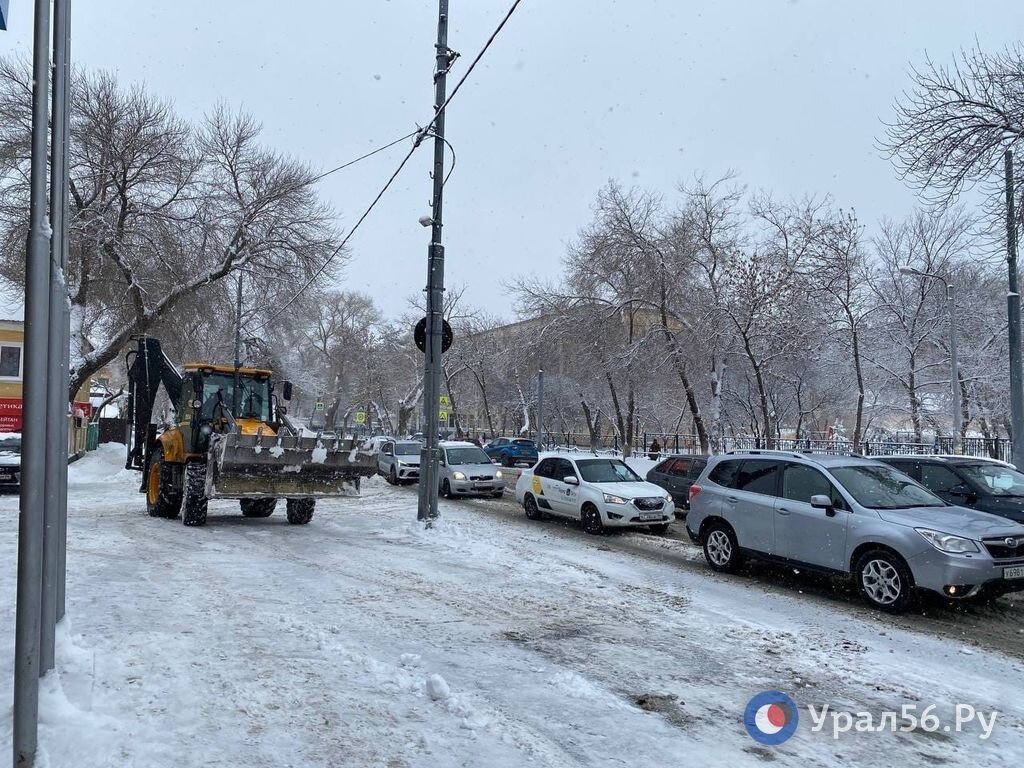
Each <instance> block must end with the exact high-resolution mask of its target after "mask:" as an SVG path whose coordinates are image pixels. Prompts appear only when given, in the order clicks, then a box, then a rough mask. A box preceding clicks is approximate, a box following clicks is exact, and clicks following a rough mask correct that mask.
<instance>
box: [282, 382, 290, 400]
mask: <svg viewBox="0 0 1024 768" xmlns="http://www.w3.org/2000/svg"><path fill="white" fill-rule="evenodd" d="M281 397H283V398H284V399H285V400H291V399H292V383H291V382H290V381H286V382H285V383H284V384H282V385H281Z"/></svg>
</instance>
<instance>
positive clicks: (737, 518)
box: [686, 451, 1024, 613]
mask: <svg viewBox="0 0 1024 768" xmlns="http://www.w3.org/2000/svg"><path fill="white" fill-rule="evenodd" d="M686 530H687V532H688V533H689V535H690V537H691V538H692V539H693V540H694V541H695V542H697V543H699V544H701V545H702V546H703V547H704V556H705V557H706V559H707V561H708V564H709V565H710V566H711V568H712V569H714V570H716V571H733V570H735V569H736V568H737V566H738V565H739V564H740V562H741V561H742V559H743V558H744V557H747V556H751V557H756V558H762V559H767V560H774V561H778V562H783V563H788V564H792V565H796V566H798V567H800V568H803V569H814V570H819V571H824V572H827V573H838V574H846V575H852V576H853V578H854V579H855V581H856V584H857V587H858V589H859V590H860V592H861V594H862V595H863V596H864V597H865V598H866V599H867V601H868V602H869V603H870V604H871V605H873V606H875V607H876V608H879V609H881V610H884V611H889V612H892V613H898V612H901V611H903V610H906V609H907V608H908V607H909V605H910V604H911V602H912V600H913V597H914V593H915V590H930V591H932V592H937V593H939V594H941V595H945V596H946V597H949V598H971V597H974V596H976V595H979V594H981V593H982V592H985V593H989V594H1000V593H1004V592H1012V591H1018V590H1024V526H1022V525H1020V524H1019V523H1014V522H1011V521H1010V520H1007V519H1005V518H1001V517H996V516H995V515H990V514H988V513H985V512H978V511H975V510H972V509H966V508H964V507H956V506H951V505H949V504H947V503H946V502H945V501H943V500H942V499H941V498H939V497H938V496H936V495H935V494H933V493H932V492H931V491H929V490H928V489H927V488H924V487H923V486H921V485H919V484H918V483H917V482H915V481H914V480H913V479H912V478H910V477H908V476H907V475H905V474H903V473H902V472H900V471H899V470H897V469H895V468H894V467H892V466H889V465H888V464H883V463H882V462H880V461H874V460H871V459H864V458H857V457H851V456H825V455H808V454H801V453H789V452H784V451H738V452H732V453H728V454H724V455H722V456H716V457H713V458H711V459H710V460H709V461H708V465H707V467H705V469H704V471H703V472H702V473H701V476H700V477H699V478H698V480H697V482H696V483H695V484H694V485H693V487H692V488H691V489H690V512H689V514H688V515H687V518H686Z"/></svg>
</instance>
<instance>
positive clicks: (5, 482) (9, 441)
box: [0, 432, 21, 491]
mask: <svg viewBox="0 0 1024 768" xmlns="http://www.w3.org/2000/svg"><path fill="white" fill-rule="evenodd" d="M20 486H21V435H20V434H17V433H14V432H5V433H2V434H0V490H12V491H15V490H17V489H18V488H19V487H20Z"/></svg>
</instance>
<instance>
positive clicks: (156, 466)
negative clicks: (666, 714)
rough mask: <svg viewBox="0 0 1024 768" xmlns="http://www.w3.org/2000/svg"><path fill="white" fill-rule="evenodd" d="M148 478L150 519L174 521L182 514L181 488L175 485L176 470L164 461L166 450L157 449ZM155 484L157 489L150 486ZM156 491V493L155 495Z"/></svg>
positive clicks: (147, 489) (147, 500)
mask: <svg viewBox="0 0 1024 768" xmlns="http://www.w3.org/2000/svg"><path fill="white" fill-rule="evenodd" d="M149 472H150V474H149V475H148V476H147V478H146V511H147V512H148V513H149V516H150V517H163V518H166V519H168V520H173V519H174V518H176V517H177V516H178V515H179V514H180V513H181V496H182V494H181V488H178V487H176V486H175V484H174V468H173V467H172V466H170V465H169V464H167V463H166V462H165V461H164V449H163V448H162V447H161V448H157V449H156V452H155V453H154V454H153V458H152V459H150V462H149ZM151 483H155V484H156V487H155V488H153V487H151V486H150V484H151ZM154 491H155V493H154Z"/></svg>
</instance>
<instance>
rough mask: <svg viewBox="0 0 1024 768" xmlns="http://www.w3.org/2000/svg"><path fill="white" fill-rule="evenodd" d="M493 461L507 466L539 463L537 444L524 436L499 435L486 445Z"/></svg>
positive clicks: (485, 447)
mask: <svg viewBox="0 0 1024 768" xmlns="http://www.w3.org/2000/svg"><path fill="white" fill-rule="evenodd" d="M484 451H486V453H487V455H488V456H490V457H491V459H492V460H493V461H497V462H499V463H500V464H501V465H502V466H505V467H514V466H515V465H516V464H529V465H530V466H531V467H532V466H533V465H534V464H536V463H537V444H536V443H535V442H533V440H528V439H527V438H524V437H498V438H495V439H494V440H491V442H489V443H488V444H487V445H485V446H484Z"/></svg>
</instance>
